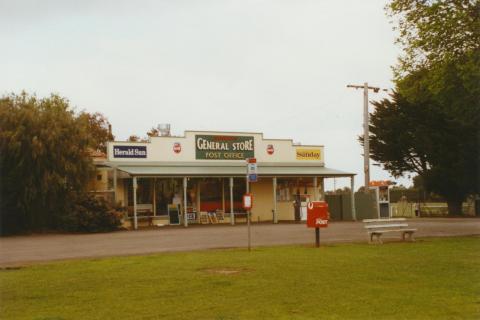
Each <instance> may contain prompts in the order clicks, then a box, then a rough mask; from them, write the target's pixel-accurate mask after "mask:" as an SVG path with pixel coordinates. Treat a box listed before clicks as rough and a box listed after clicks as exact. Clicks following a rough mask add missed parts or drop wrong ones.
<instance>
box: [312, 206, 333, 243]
mask: <svg viewBox="0 0 480 320" xmlns="http://www.w3.org/2000/svg"><path fill="white" fill-rule="evenodd" d="M329 215H330V214H329V213H328V204H327V203H326V202H325V201H311V202H309V203H308V206H307V227H308V228H315V247H317V248H318V247H320V228H327V227H328V219H329Z"/></svg>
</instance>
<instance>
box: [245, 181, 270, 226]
mask: <svg viewBox="0 0 480 320" xmlns="http://www.w3.org/2000/svg"><path fill="white" fill-rule="evenodd" d="M272 180H273V179H272V178H260V180H259V181H258V182H252V183H250V192H251V193H252V194H253V207H252V210H251V211H252V221H254V222H258V221H272V219H273V215H272V210H273V206H274V204H273V181H272Z"/></svg>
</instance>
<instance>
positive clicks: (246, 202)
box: [242, 193, 253, 210]
mask: <svg viewBox="0 0 480 320" xmlns="http://www.w3.org/2000/svg"><path fill="white" fill-rule="evenodd" d="M242 205H243V209H245V210H250V209H252V206H253V196H252V194H251V193H246V194H244V195H243V203H242Z"/></svg>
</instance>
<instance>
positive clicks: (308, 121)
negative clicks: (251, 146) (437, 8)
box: [0, 0, 408, 188]
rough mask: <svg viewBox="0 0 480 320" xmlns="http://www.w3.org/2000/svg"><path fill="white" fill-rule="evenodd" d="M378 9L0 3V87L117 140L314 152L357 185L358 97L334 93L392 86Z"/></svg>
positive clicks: (349, 1)
mask: <svg viewBox="0 0 480 320" xmlns="http://www.w3.org/2000/svg"><path fill="white" fill-rule="evenodd" d="M385 4H386V1H384V0H383V1H382V0H368V1H361V0H344V1H340V0H331V1H327V0H312V1H307V0H288V1H287V0H269V1H261V0H257V1H248V0H236V1H228V0H214V1H209V0H202V1H193V0H190V1H181V0H170V1H86V0H83V1H66V0H63V1H46V0H42V1H21V0H19V1H13V0H12V1H6V0H0V38H1V39H2V41H1V44H0V47H1V51H0V52H1V55H2V59H0V70H1V73H0V74H1V76H0V90H1V93H2V94H4V93H9V92H16V93H19V92H20V91H21V90H26V91H27V92H29V93H36V94H37V95H38V96H40V97H43V96H47V95H49V94H50V93H51V92H54V93H58V94H60V95H61V96H64V97H67V98H68V99H69V100H70V102H71V104H72V105H73V106H76V107H77V108H78V109H79V110H81V109H85V110H87V111H89V112H96V111H98V112H101V113H103V114H104V115H105V116H107V117H108V119H109V120H110V122H111V123H112V125H113V131H114V135H115V136H116V139H117V140H124V139H126V138H127V137H128V136H129V135H131V134H137V135H140V136H143V135H145V132H146V131H147V130H148V129H149V128H151V127H152V126H156V125H157V124H158V123H170V124H171V126H172V131H173V134H176V135H182V134H183V131H184V130H220V131H253V132H263V133H264V136H265V137H266V138H291V139H293V140H294V141H298V142H302V143H303V144H322V145H324V146H325V159H326V165H327V166H328V167H332V168H335V169H340V170H344V171H349V172H355V173H357V174H358V176H357V178H356V188H358V187H359V186H361V185H362V183H363V158H362V153H363V152H362V148H361V146H360V145H359V143H358V142H357V136H358V135H359V134H361V133H362V121H363V120H362V112H363V111H362V110H363V96H362V91H361V90H353V89H347V88H346V85H347V84H363V83H364V82H366V81H367V82H368V83H369V84H370V85H373V86H379V87H382V88H392V86H393V85H392V81H391V79H392V72H391V66H392V65H394V64H395V62H396V59H397V56H398V54H399V52H400V51H399V48H398V47H397V46H395V45H394V36H395V33H394V32H393V31H392V25H391V24H390V23H389V20H388V18H387V17H386V15H385V12H384V6H385ZM384 96H385V94H381V93H379V94H374V93H371V94H370V99H371V100H373V99H379V98H381V97H384ZM371 172H372V173H371V179H372V180H379V179H387V178H388V177H389V176H388V173H386V172H384V171H382V170H381V169H380V168H378V167H372V169H371ZM342 180H346V179H337V187H338V186H343V185H347V182H348V181H345V183H342ZM399 181H400V182H401V183H403V184H408V181H407V180H406V179H402V180H399ZM348 185H349V182H348ZM328 186H329V187H330V188H331V187H332V182H330V183H328Z"/></svg>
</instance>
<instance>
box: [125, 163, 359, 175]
mask: <svg viewBox="0 0 480 320" xmlns="http://www.w3.org/2000/svg"><path fill="white" fill-rule="evenodd" d="M117 168H118V169H119V170H121V171H124V172H127V173H128V174H130V175H132V176H188V177H192V176H198V177H210V176H217V177H218V176H227V177H231V176H235V177H243V176H245V175H246V166H245V165H242V166H238V165H237V166H225V165H224V166H213V165H212V166H197V165H196V166H192V165H190V166H188V165H175V166H174V165H157V166H132V165H129V166H126V165H122V166H118V167H117ZM258 174H259V175H260V176H264V177H268V176H275V177H281V176H298V177H301V176H317V177H322V176H323V177H350V176H353V175H355V173H349V172H343V171H340V170H336V169H331V168H326V167H320V166H311V165H308V166H298V165H297V166H284V165H279V166H272V165H268V166H262V165H259V166H258Z"/></svg>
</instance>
